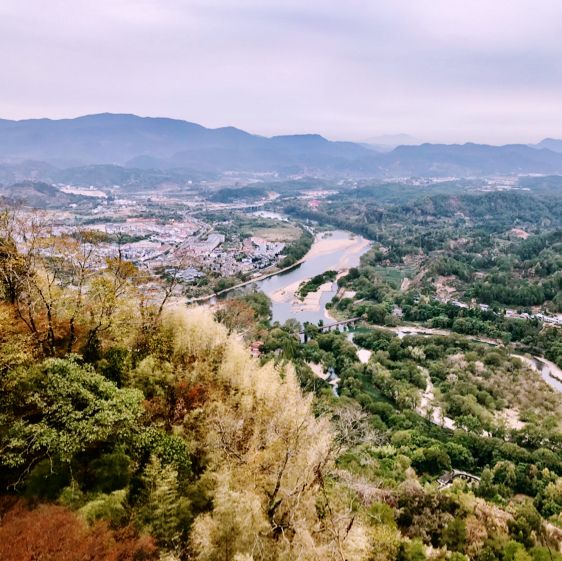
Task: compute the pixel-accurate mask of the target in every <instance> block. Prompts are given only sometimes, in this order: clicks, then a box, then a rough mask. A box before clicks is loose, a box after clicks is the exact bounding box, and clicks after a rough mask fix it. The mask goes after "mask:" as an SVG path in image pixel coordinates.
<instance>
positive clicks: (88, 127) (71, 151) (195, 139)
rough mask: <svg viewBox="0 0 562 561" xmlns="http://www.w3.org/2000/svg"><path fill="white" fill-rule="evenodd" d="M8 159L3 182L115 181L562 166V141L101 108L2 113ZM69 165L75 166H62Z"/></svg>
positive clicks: (550, 170)
mask: <svg viewBox="0 0 562 561" xmlns="http://www.w3.org/2000/svg"><path fill="white" fill-rule="evenodd" d="M27 161H32V162H33V165H28V164H25V162H27ZM0 162H3V163H4V164H3V165H0V181H2V178H4V180H5V182H6V180H8V179H9V178H17V180H21V179H38V180H41V179H43V180H45V179H47V178H56V177H68V178H71V177H84V176H86V175H87V177H92V176H94V177H95V173H96V168H95V167H92V166H103V168H100V173H103V174H104V177H106V178H107V180H111V178H112V177H116V178H119V177H120V176H125V175H130V174H131V172H130V171H127V172H123V171H122V169H129V170H130V169H136V170H165V171H166V173H168V172H171V171H172V170H184V171H189V172H193V173H211V174H216V173H223V172H225V171H247V172H277V173H279V174H281V175H283V174H284V175H290V174H299V173H300V174H302V173H306V174H310V175H315V174H317V175H334V176H338V175H341V176H363V177H366V176H371V177H396V176H411V175H414V176H461V177H471V176H481V175H491V174H516V173H521V174H527V173H539V174H560V173H562V141H561V140H555V139H545V140H543V141H542V142H540V143H538V144H536V145H532V146H531V145H524V144H513V145H505V146H490V145H485V144H473V143H467V144H462V145H461V144H452V145H449V144H427V143H426V144H421V145H403V146H398V147H396V148H394V149H393V150H391V151H388V152H385V153H380V152H376V151H374V150H372V149H371V148H369V147H366V146H364V145H361V144H357V143H353V142H339V141H338V142H336V141H330V140H327V139H326V138H324V137H322V136H320V135H317V134H302V135H285V136H273V137H269V138H268V137H264V136H259V135H254V134H251V133H248V132H246V131H243V130H241V129H237V128H235V127H221V128H216V129H209V128H206V127H203V126H201V125H199V124H196V123H191V122H188V121H182V120H177V119H168V118H158V117H139V116H136V115H129V114H111V113H102V114H98V115H86V116H83V117H77V118H75V119H60V120H51V119H29V120H22V121H10V120H5V119H4V120H2V119H0ZM108 165H110V166H114V167H112V168H111V169H109V168H108V167H107V166H108ZM69 168H72V169H75V171H74V172H71V173H70V172H69V173H60V170H61V169H62V170H68V169H69ZM84 168H87V172H88V173H87V174H84V173H83V172H82V170H83V169H84ZM57 170H58V171H57ZM108 171H111V173H108ZM26 174H27V175H26Z"/></svg>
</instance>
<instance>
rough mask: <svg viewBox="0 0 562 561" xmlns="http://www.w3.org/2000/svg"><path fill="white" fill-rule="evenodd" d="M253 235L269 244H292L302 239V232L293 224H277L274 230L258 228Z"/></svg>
mask: <svg viewBox="0 0 562 561" xmlns="http://www.w3.org/2000/svg"><path fill="white" fill-rule="evenodd" d="M253 235H254V236H256V237H258V238H263V239H264V240H267V241H268V242H292V241H294V240H297V239H298V238H299V237H300V235H301V230H300V228H298V227H297V226H293V225H291V224H283V225H280V224H276V225H275V226H274V227H272V228H256V229H255V230H253Z"/></svg>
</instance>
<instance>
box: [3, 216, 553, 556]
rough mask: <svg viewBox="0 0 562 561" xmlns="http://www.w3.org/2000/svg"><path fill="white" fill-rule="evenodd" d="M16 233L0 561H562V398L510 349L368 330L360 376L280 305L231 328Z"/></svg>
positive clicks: (10, 268)
mask: <svg viewBox="0 0 562 561" xmlns="http://www.w3.org/2000/svg"><path fill="white" fill-rule="evenodd" d="M1 228H2V230H1V232H0V271H1V273H2V276H1V278H0V287H1V296H2V301H1V303H0V322H1V327H2V329H1V331H0V462H1V464H2V468H1V470H0V485H1V487H2V497H1V499H0V559H10V560H19V559H22V560H24V559H30V558H33V559H49V560H53V561H59V560H60V561H62V560H67V559H90V560H92V561H98V560H100V561H101V560H104V561H105V560H108V561H109V560H131V561H132V560H140V559H144V560H149V559H166V560H169V561H171V560H184V559H185V560H187V559H198V560H208V561H215V560H216V561H219V560H225V561H226V560H237V561H250V560H252V559H254V560H256V561H257V560H306V561H308V560H310V561H313V560H314V561H316V560H317V561H323V560H330V559H333V560H339V561H344V560H350V561H359V560H375V561H422V560H423V559H426V558H431V559H443V560H445V559H451V560H454V561H465V560H466V559H475V560H478V561H493V560H496V559H497V560H499V561H561V560H562V555H561V554H560V544H561V541H562V518H561V512H562V437H561V432H560V426H559V419H560V400H559V396H558V395H557V394H554V393H553V392H552V391H550V390H548V388H546V387H544V386H543V385H541V383H540V381H539V380H538V379H537V377H536V375H535V374H534V373H533V372H532V371H530V370H529V369H527V368H526V367H525V365H524V364H522V363H521V362H520V361H518V360H517V359H514V358H513V357H511V356H510V354H509V352H508V351H505V350H502V349H491V348H485V347H483V346H482V345H480V344H478V343H475V342H470V341H467V340H466V339H464V338H462V337H460V336H459V337H458V338H457V337H441V338H439V337H432V338H422V337H407V338H404V339H399V338H398V337H394V336H392V335H389V334H388V333H386V332H380V331H377V330H372V329H369V330H366V331H362V332H361V331H359V332H358V333H357V334H355V336H354V340H355V343H357V344H358V345H360V346H362V347H364V348H368V349H370V350H371V351H372V352H373V354H372V355H371V358H370V360H369V361H368V362H367V363H362V362H360V361H359V359H358V358H357V348H356V346H355V344H354V343H353V342H351V341H350V340H349V339H348V337H347V334H345V333H321V332H320V331H319V329H318V328H317V327H315V326H312V325H307V326H306V331H307V335H308V340H307V342H306V343H301V342H300V340H299V337H298V331H299V329H300V327H299V326H298V324H297V323H296V322H294V321H288V322H287V323H286V324H285V325H283V326H280V325H273V326H271V325H270V320H269V308H268V302H267V299H266V298H265V297H264V296H263V295H252V294H250V295H243V296H240V297H235V298H232V299H230V300H228V301H227V302H226V303H225V305H224V306H222V307H221V308H220V309H219V310H218V311H217V312H216V317H212V315H211V314H210V312H209V311H206V310H204V309H202V308H184V307H173V306H170V305H169V302H170V292H169V290H168V288H167V287H166V286H160V285H155V284H154V282H153V280H152V279H148V278H145V276H144V275H143V274H142V272H141V271H139V270H138V269H137V268H136V267H135V266H134V265H132V264H131V263H128V262H126V261H125V260H123V259H122V257H121V256H120V255H119V254H117V255H115V256H112V257H107V256H104V257H102V256H100V255H99V254H98V253H97V251H96V236H95V234H93V233H91V232H87V231H84V232H82V233H80V234H79V235H76V236H74V237H59V236H56V235H55V234H54V233H53V232H52V231H50V230H49V227H48V225H45V224H42V223H41V222H40V221H37V222H34V223H32V224H29V223H26V224H20V223H19V222H18V220H17V217H16V216H14V215H12V214H10V213H5V214H4V215H3V217H2V222H1ZM24 234H25V235H24ZM355 274H356V273H351V276H352V277H354V275H355ZM362 276H363V277H365V278H367V277H366V276H365V273H364V272H363V271H358V273H357V277H356V278H355V279H353V278H351V279H349V278H348V279H347V281H344V282H348V283H351V282H354V281H357V283H358V282H359V281H358V280H357V279H359V278H361V277H362ZM377 282H378V281H377ZM357 288H358V286H356V289H357ZM389 293H390V292H389ZM387 303H388V302H385V303H384V306H386V305H387ZM371 305H372V306H375V305H379V304H374V303H371ZM385 309H386V308H385ZM366 313H367V314H368V313H369V312H368V311H367V312H366ZM373 313H374V312H373ZM386 313H387V314H388V311H386ZM383 319H384V318H383ZM255 339H259V340H261V341H262V343H263V345H262V356H261V358H260V359H259V360H258V359H254V358H251V357H250V353H249V342H250V341H254V340H255ZM311 365H320V366H321V367H322V368H323V369H326V370H327V369H330V368H332V369H334V371H335V372H336V373H337V375H338V376H339V377H340V395H339V397H336V396H335V395H334V394H333V392H332V391H331V389H330V388H329V387H328V386H327V384H325V383H324V382H323V381H322V380H321V379H319V378H317V377H316V376H315V375H314V374H313V370H312V369H311ZM429 382H431V384H432V386H433V391H434V396H433V397H434V399H432V400H431V406H432V407H440V408H442V410H443V413H444V414H446V415H447V416H450V417H451V418H453V419H454V421H455V422H456V425H457V430H455V431H451V430H447V429H444V428H443V427H441V426H438V425H436V424H434V423H432V422H430V421H429V420H428V419H427V417H428V413H429V411H428V410H427V409H425V410H423V411H420V404H421V399H422V395H423V393H424V392H427V388H428V387H429ZM426 398H427V395H426ZM507 410H510V411H511V410H513V411H515V412H516V413H517V415H518V420H519V421H520V423H521V425H517V426H510V425H509V424H508V423H507V422H506V420H505V419H506V417H502V415H501V414H502V413H505V412H506V411H507ZM502 419H503V420H502ZM453 467H455V468H459V469H463V470H469V471H472V472H474V473H476V474H479V475H480V476H481V481H480V484H479V485H478V486H476V487H470V486H469V485H467V484H466V483H463V482H457V483H455V484H454V485H452V486H451V487H449V488H447V489H441V488H439V486H438V484H437V478H438V477H439V476H440V475H441V474H442V473H443V472H444V471H448V470H450V469H451V468H453Z"/></svg>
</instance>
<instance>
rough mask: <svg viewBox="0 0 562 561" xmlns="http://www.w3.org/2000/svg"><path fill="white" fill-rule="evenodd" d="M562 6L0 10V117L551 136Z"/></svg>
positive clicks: (228, 2)
mask: <svg viewBox="0 0 562 561" xmlns="http://www.w3.org/2000/svg"><path fill="white" fill-rule="evenodd" d="M560 37H562V3H560V2H559V1H558V0H556V1H554V0H534V1H530V0H485V1H484V0H462V1H461V0H392V1H391V0H347V1H346V2H342V1H341V0H337V1H336V0H307V1H306V2H302V0H299V1H297V0H277V1H271V0H236V1H235V0H97V1H96V2H91V1H89V0H73V1H68V0H66V1H64V0H26V1H25V2H21V0H17V1H16V0H3V1H2V2H1V3H0V76H1V78H2V84H1V87H2V95H1V96H0V116H2V117H5V118H27V117H39V116H49V117H67V116H75V115H79V114H84V113H93V112H101V111H111V112H131V113H138V114H142V115H162V116H171V117H177V118H183V119H187V120H192V121H196V122H200V123H201V124H204V125H206V126H223V125H235V126H239V127H241V128H244V129H246V130H250V131H252V132H256V133H261V134H276V133H289V132H311V131H314V132H320V133H323V134H326V135H327V136H329V137H332V138H346V139H357V140H360V139H364V138H368V137H370V136H373V135H378V134H384V133H397V132H407V133H410V134H413V135H415V136H418V137H421V138H425V139H428V140H432V141H464V140H474V141H486V142H498V143H499V142H525V141H533V140H538V139H540V138H541V137H544V136H559V137H560V136H562V103H560V99H561V98H562V41H561V40H560Z"/></svg>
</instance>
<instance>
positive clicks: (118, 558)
mask: <svg viewBox="0 0 562 561" xmlns="http://www.w3.org/2000/svg"><path fill="white" fill-rule="evenodd" d="M5 504H6V503H4V505H5ZM157 558H158V554H157V550H156V547H155V545H154V542H153V540H152V538H149V537H142V536H141V537H139V536H137V535H136V534H135V533H134V531H133V530H132V529H131V528H124V529H121V530H118V531H113V530H111V529H109V528H108V527H107V525H106V524H104V523H98V524H96V525H95V526H93V527H89V526H88V525H87V524H86V523H85V522H84V521H83V520H81V519H80V518H78V516H77V515H76V514H74V513H73V512H72V511H70V510H68V509H67V508H64V507H61V506H57V505H41V506H39V507H38V508H36V509H34V510H29V509H28V508H27V507H26V505H25V503H24V502H23V501H19V502H17V503H16V504H14V505H13V506H12V507H11V508H10V509H9V510H7V511H6V512H4V513H3V515H2V519H1V520H0V561H36V560H39V559H40V560H41V561H152V560H155V559H157Z"/></svg>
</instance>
